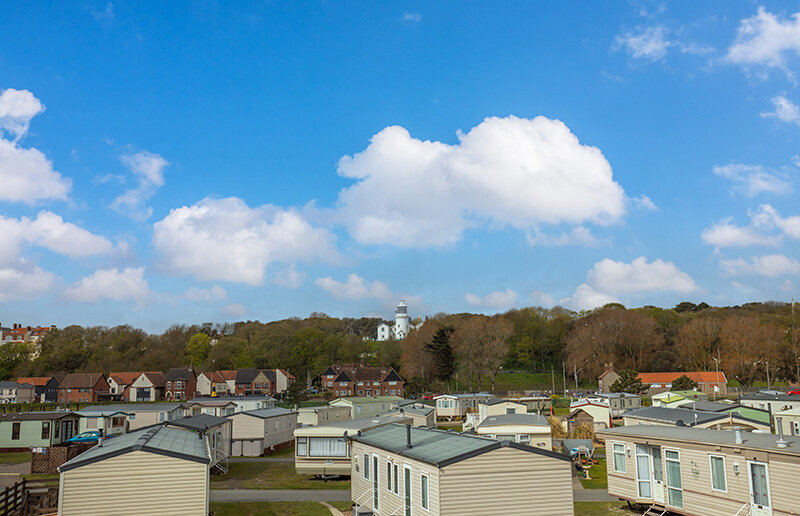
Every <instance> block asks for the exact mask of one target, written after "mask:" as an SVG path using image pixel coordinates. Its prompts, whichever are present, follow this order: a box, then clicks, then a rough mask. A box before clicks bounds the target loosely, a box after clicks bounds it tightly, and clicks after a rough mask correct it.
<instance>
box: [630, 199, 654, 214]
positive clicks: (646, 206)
mask: <svg viewBox="0 0 800 516" xmlns="http://www.w3.org/2000/svg"><path fill="white" fill-rule="evenodd" d="M631 202H632V203H633V205H634V206H635V207H636V208H638V209H640V210H650V211H658V207H657V206H656V204H655V203H654V202H653V201H652V200H651V199H650V198H649V197H648V196H646V195H640V196H639V197H633V198H632V199H631Z"/></svg>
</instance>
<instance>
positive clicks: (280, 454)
mask: <svg viewBox="0 0 800 516" xmlns="http://www.w3.org/2000/svg"><path fill="white" fill-rule="evenodd" d="M264 457H270V458H272V457H294V444H293V445H291V446H290V447H288V448H286V449H285V450H281V451H277V452H275V453H267V454H265V455H264Z"/></svg>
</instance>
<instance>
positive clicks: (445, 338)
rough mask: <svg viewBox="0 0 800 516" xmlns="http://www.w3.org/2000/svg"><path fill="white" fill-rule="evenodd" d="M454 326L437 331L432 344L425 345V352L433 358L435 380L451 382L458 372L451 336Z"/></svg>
mask: <svg viewBox="0 0 800 516" xmlns="http://www.w3.org/2000/svg"><path fill="white" fill-rule="evenodd" d="M453 331H454V329H453V327H452V326H444V327H442V328H439V329H438V330H436V333H434V334H433V338H432V339H431V341H430V342H428V343H426V344H425V347H424V349H425V351H426V352H427V353H429V354H430V355H431V357H432V358H433V365H434V371H433V375H434V378H436V379H437V380H442V381H445V382H448V383H449V382H450V379H451V378H452V377H453V373H455V371H456V358H455V353H453V346H452V345H451V344H450V336H451V335H452V334H453Z"/></svg>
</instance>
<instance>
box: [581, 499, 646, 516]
mask: <svg viewBox="0 0 800 516" xmlns="http://www.w3.org/2000/svg"><path fill="white" fill-rule="evenodd" d="M575 514H576V515H578V514H579V515H580V516H612V515H623V514H627V515H631V514H638V513H637V512H634V511H631V510H630V509H628V504H626V503H625V502H575Z"/></svg>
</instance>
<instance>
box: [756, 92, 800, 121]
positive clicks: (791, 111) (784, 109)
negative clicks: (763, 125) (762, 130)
mask: <svg viewBox="0 0 800 516" xmlns="http://www.w3.org/2000/svg"><path fill="white" fill-rule="evenodd" d="M772 104H773V106H775V110H774V111H769V112H765V113H761V115H760V116H761V118H774V119H776V120H780V121H781V122H786V123H788V124H800V108H798V107H797V105H796V104H794V103H792V101H791V100H789V99H787V98H786V97H784V96H783V95H778V96H777V97H774V98H773V99H772Z"/></svg>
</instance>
